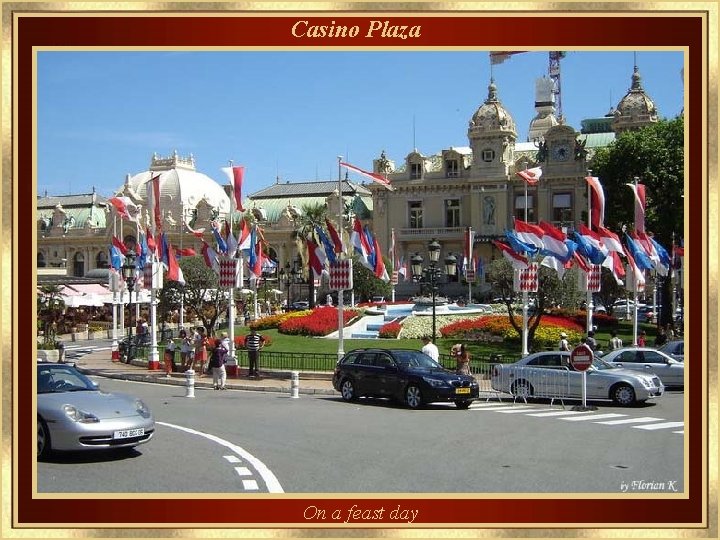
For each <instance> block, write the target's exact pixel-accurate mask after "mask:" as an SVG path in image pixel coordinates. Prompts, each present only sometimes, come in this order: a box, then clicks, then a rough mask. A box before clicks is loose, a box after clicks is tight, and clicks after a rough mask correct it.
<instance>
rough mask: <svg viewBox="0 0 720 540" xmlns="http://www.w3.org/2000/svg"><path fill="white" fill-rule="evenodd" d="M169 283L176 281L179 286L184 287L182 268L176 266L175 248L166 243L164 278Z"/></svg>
mask: <svg viewBox="0 0 720 540" xmlns="http://www.w3.org/2000/svg"><path fill="white" fill-rule="evenodd" d="M165 277H166V278H167V279H168V280H170V281H177V282H178V283H180V284H181V285H185V276H183V272H182V268H180V265H179V264H178V261H177V257H176V256H175V248H174V247H173V246H172V244H169V243H168V271H167V275H166V276H165Z"/></svg>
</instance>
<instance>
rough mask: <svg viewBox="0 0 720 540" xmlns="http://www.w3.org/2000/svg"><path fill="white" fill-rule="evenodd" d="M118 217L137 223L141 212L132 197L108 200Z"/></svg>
mask: <svg viewBox="0 0 720 540" xmlns="http://www.w3.org/2000/svg"><path fill="white" fill-rule="evenodd" d="M108 201H109V202H110V204H112V205H113V207H114V208H115V211H116V212H117V214H118V216H120V217H121V218H122V219H125V220H128V221H137V218H138V215H139V212H138V207H137V205H136V204H135V203H134V202H132V199H131V198H130V197H111V198H110V199H108Z"/></svg>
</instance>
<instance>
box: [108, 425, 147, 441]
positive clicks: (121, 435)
mask: <svg viewBox="0 0 720 540" xmlns="http://www.w3.org/2000/svg"><path fill="white" fill-rule="evenodd" d="M140 435H145V428H138V429H123V430H120V431H116V432H115V433H113V439H129V438H130V437H139V436H140Z"/></svg>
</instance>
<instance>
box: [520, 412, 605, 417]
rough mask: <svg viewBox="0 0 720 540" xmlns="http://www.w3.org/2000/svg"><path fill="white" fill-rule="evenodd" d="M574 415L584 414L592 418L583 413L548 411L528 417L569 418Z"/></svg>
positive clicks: (530, 414)
mask: <svg viewBox="0 0 720 540" xmlns="http://www.w3.org/2000/svg"><path fill="white" fill-rule="evenodd" d="M574 414H585V415H587V416H592V414H593V413H590V414H589V415H588V413H586V412H585V411H550V412H539V413H529V414H528V416H543V417H544V416H571V415H574Z"/></svg>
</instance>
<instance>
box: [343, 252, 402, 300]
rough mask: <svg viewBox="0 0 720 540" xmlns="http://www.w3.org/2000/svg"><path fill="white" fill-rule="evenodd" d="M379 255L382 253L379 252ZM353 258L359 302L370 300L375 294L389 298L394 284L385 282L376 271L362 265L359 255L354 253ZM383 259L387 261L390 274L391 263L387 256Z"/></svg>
mask: <svg viewBox="0 0 720 540" xmlns="http://www.w3.org/2000/svg"><path fill="white" fill-rule="evenodd" d="M378 256H381V255H380V254H378ZM352 259H353V291H354V292H355V300H356V301H359V302H369V301H371V300H372V297H373V296H384V297H385V298H388V297H389V296H390V294H391V293H392V285H390V283H386V282H384V281H383V280H382V279H378V278H377V277H376V276H375V273H374V272H372V271H370V269H369V268H366V267H365V266H363V265H362V263H361V262H360V258H359V257H358V256H357V255H353V257H352ZM383 261H385V265H386V268H388V274H390V273H391V272H392V269H391V268H390V267H389V266H388V264H389V263H388V261H387V259H386V258H385V257H383Z"/></svg>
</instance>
